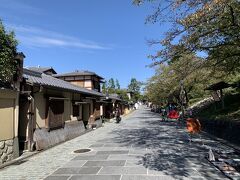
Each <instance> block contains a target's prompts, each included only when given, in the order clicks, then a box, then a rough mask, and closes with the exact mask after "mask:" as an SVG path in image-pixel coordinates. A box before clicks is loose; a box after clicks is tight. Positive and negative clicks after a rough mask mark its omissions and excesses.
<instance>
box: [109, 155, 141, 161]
mask: <svg viewBox="0 0 240 180" xmlns="http://www.w3.org/2000/svg"><path fill="white" fill-rule="evenodd" d="M142 158H143V157H142V156H138V155H127V154H122V155H119V154H114V155H109V157H108V160H142Z"/></svg>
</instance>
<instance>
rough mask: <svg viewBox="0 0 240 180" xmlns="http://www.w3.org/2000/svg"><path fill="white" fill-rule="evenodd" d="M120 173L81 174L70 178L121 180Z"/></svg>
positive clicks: (77, 179) (74, 179)
mask: <svg viewBox="0 0 240 180" xmlns="http://www.w3.org/2000/svg"><path fill="white" fill-rule="evenodd" d="M120 179H121V176H120V175H81V176H72V177H71V178H70V179H69V180H120Z"/></svg>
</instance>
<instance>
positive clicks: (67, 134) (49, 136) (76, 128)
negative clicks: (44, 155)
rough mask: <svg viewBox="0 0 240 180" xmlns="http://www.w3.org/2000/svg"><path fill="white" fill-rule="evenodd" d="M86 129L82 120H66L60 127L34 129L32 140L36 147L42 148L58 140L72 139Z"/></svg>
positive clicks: (58, 141) (54, 143)
mask: <svg viewBox="0 0 240 180" xmlns="http://www.w3.org/2000/svg"><path fill="white" fill-rule="evenodd" d="M84 131H86V129H85V127H84V124H83V122H82V121H73V122H67V123H66V124H65V127H64V128H62V129H56V130H51V131H50V132H48V130H47V129H46V128H41V129H36V130H35V132H34V138H33V139H34V141H35V142H36V149H37V150H43V149H47V148H49V147H51V146H54V145H56V144H58V143H60V142H64V141H67V140H70V139H73V138H75V137H77V136H79V135H81V134H82V133H83V132H84Z"/></svg>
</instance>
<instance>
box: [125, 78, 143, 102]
mask: <svg viewBox="0 0 240 180" xmlns="http://www.w3.org/2000/svg"><path fill="white" fill-rule="evenodd" d="M141 85H142V83H141V82H140V81H137V79H136V78H132V79H131V81H130V84H129V85H128V91H131V92H132V93H133V97H132V100H133V101H134V102H137V101H138V100H139V97H140V89H141Z"/></svg>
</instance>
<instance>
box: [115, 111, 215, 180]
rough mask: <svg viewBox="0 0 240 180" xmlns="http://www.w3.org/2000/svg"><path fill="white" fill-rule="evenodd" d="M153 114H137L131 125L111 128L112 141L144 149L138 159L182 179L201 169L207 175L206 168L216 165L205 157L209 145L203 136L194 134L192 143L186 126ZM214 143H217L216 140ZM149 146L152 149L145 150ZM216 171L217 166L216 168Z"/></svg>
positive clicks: (155, 171)
mask: <svg viewBox="0 0 240 180" xmlns="http://www.w3.org/2000/svg"><path fill="white" fill-rule="evenodd" d="M140 115H141V114H140ZM150 115H151V114H150V112H149V113H146V114H144V115H143V116H142V117H134V118H135V119H132V120H131V121H132V122H131V123H130V124H129V126H127V124H124V125H122V126H119V129H116V130H115V131H114V132H112V133H113V134H115V137H114V138H112V142H114V143H117V144H119V145H121V147H124V146H126V147H130V146H131V147H132V148H133V149H139V150H140V151H141V150H142V153H141V154H142V160H141V162H139V163H141V164H142V165H143V166H144V167H146V168H148V169H149V170H150V171H151V170H152V171H153V173H160V172H161V173H164V174H165V175H170V176H172V177H175V178H177V177H179V178H177V179H181V178H180V176H181V177H190V176H191V177H194V176H195V177H199V176H200V174H199V172H201V171H202V172H201V175H203V176H205V177H208V175H209V174H206V173H205V169H206V168H207V169H208V170H209V169H211V168H212V169H213V167H212V166H211V165H210V164H209V163H208V161H207V160H206V158H205V157H206V155H207V153H208V149H207V148H206V146H203V145H202V142H201V140H200V139H199V138H194V142H193V143H190V142H189V136H188V134H187V132H186V130H185V127H182V126H180V125H179V124H178V123H177V122H176V121H169V122H161V121H160V120H156V119H155V117H156V116H155V115H153V117H151V116H150ZM138 116H139V115H138ZM145 116H146V117H145ZM144 119H145V121H144ZM149 119H152V120H149ZM134 124H135V125H136V127H134ZM133 127H134V128H133ZM206 141H207V139H206ZM209 142H210V141H209ZM211 145H212V146H214V145H215V144H214V142H213V144H211ZM146 149H149V150H150V151H145V150H146ZM213 172H214V173H215V172H216V170H215V169H213ZM204 173H205V174H204Z"/></svg>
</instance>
